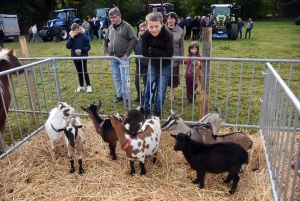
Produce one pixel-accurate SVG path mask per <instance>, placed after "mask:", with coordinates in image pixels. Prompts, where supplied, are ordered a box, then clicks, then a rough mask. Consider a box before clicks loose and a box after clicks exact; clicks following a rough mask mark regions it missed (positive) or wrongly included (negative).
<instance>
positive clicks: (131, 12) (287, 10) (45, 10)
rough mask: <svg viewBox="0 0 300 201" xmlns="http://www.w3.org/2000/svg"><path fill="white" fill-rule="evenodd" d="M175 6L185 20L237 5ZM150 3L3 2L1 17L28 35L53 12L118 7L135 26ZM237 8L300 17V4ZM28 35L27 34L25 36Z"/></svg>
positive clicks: (186, 0) (204, 0) (243, 1)
mask: <svg viewBox="0 0 300 201" xmlns="http://www.w3.org/2000/svg"><path fill="white" fill-rule="evenodd" d="M149 2H150V3H160V2H161V1H160V0H156V1H155V0H149ZM164 2H165V3H173V4H174V11H175V12H176V13H177V14H178V15H179V16H182V17H186V16H187V15H188V14H190V15H192V16H195V15H201V16H202V15H207V14H208V13H205V12H203V6H206V7H208V6H210V5H211V4H224V3H225V4H227V3H233V1H228V0H166V1H164ZM147 3H148V0H3V1H0V13H1V14H3V13H4V14H16V15H18V20H19V25H20V28H21V33H22V34H26V33H27V32H24V31H27V30H28V28H29V26H30V25H32V24H33V23H36V24H37V25H38V27H39V29H41V28H42V26H44V25H45V24H46V21H47V19H48V18H49V12H50V11H51V10H54V9H61V8H76V9H77V12H78V17H79V18H80V19H83V18H87V16H89V15H91V10H93V9H95V8H103V7H108V8H110V7H114V6H118V7H119V9H120V10H121V13H122V18H123V19H124V20H126V21H128V22H129V23H131V24H132V25H135V24H136V22H137V21H138V20H139V19H143V20H144V19H145V16H146V14H147V12H148V9H147ZM234 3H235V6H241V11H240V12H239V13H236V16H238V17H242V18H243V19H244V20H247V19H248V18H249V17H252V18H253V19H254V20H257V19H263V18H266V17H280V18H291V17H296V16H298V15H300V12H299V11H300V0H236V1H235V2H234ZM23 32H24V33H23Z"/></svg>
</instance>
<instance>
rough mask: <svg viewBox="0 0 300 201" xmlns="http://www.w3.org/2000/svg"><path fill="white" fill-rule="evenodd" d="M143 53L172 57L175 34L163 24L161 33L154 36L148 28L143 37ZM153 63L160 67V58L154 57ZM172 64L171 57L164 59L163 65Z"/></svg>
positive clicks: (149, 55)
mask: <svg viewBox="0 0 300 201" xmlns="http://www.w3.org/2000/svg"><path fill="white" fill-rule="evenodd" d="M141 39H142V54H143V56H144V57H172V56H173V54H174V45H173V36H172V34H171V32H170V31H169V30H167V29H166V28H165V26H163V27H162V28H161V31H160V33H159V34H158V35H157V36H156V37H154V36H153V35H151V34H150V32H149V30H147V31H146V32H145V33H144V34H143V35H142V37H141ZM151 65H152V66H154V67H157V68H159V67H160V60H159V59H152V60H151ZM170 65H171V60H170V59H163V60H162V67H167V66H170Z"/></svg>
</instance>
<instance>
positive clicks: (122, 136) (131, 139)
mask: <svg viewBox="0 0 300 201" xmlns="http://www.w3.org/2000/svg"><path fill="white" fill-rule="evenodd" d="M127 115H128V112H126V113H125V114H124V116H123V119H122V117H121V116H119V115H118V114H114V115H109V114H108V117H109V119H110V120H111V124H112V126H113V127H114V129H115V131H116V133H117V136H118V139H119V142H120V145H121V147H122V148H123V150H124V151H125V152H126V156H127V159H128V160H129V161H130V167H131V171H130V175H134V174H135V169H134V161H135V160H139V161H140V167H141V175H144V174H146V170H145V165H144V162H145V158H146V157H147V156H151V155H154V158H153V163H155V162H156V160H157V155H156V152H157V150H158V147H159V142H160V136H161V132H162V131H161V128H160V121H159V118H158V117H153V118H151V119H147V120H146V121H145V123H144V124H143V126H142V128H141V129H140V130H139V131H138V132H134V133H133V132H130V131H128V130H127V129H126V128H125V126H124V124H123V122H125V118H126V116H127Z"/></svg>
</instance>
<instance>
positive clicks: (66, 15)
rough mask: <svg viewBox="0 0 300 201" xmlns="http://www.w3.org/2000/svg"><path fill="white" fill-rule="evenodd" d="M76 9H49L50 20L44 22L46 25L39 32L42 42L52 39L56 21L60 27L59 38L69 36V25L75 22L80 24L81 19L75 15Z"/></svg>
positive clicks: (64, 38)
mask: <svg viewBox="0 0 300 201" xmlns="http://www.w3.org/2000/svg"><path fill="white" fill-rule="evenodd" d="M76 15H77V10H76V9H75V8H66V9H61V10H54V11H51V12H50V14H49V18H50V20H48V21H47V22H46V26H44V27H43V29H42V30H41V31H40V32H39V36H40V38H42V40H43V41H44V42H46V41H52V40H53V37H54V35H55V34H54V32H53V27H54V26H55V24H56V22H57V23H58V24H59V26H60V27H61V33H60V40H67V39H68V38H69V32H70V30H71V25H72V24H73V23H77V24H79V25H81V24H82V21H81V20H80V19H78V18H77V17H76Z"/></svg>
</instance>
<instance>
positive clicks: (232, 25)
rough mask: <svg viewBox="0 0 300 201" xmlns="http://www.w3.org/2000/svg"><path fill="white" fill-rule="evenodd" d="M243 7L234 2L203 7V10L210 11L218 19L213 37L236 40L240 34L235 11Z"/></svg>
mask: <svg viewBox="0 0 300 201" xmlns="http://www.w3.org/2000/svg"><path fill="white" fill-rule="evenodd" d="M240 9H241V7H240V6H238V7H234V5H233V4H213V5H211V6H210V7H209V8H206V7H205V6H204V7H203V11H204V12H205V11H206V12H207V11H208V12H209V15H213V16H214V19H215V20H216V28H215V29H214V30H213V33H212V37H213V38H230V39H231V40H236V37H237V34H238V26H237V21H236V19H235V13H234V11H240Z"/></svg>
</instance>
